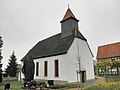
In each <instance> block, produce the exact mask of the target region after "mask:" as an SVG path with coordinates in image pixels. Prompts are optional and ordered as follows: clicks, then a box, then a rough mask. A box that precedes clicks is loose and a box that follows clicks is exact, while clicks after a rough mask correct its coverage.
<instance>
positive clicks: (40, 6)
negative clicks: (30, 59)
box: [0, 0, 120, 69]
mask: <svg viewBox="0 0 120 90" xmlns="http://www.w3.org/2000/svg"><path fill="white" fill-rule="evenodd" d="M68 4H69V7H70V9H71V10H72V12H73V14H74V15H75V17H76V18H77V19H78V20H80V21H79V31H80V32H81V33H82V34H83V35H84V36H85V37H86V38H87V40H88V43H89V46H90V48H91V50H92V52H93V54H94V59H95V58H96V54H97V48H98V46H101V45H105V44H109V43H115V42H120V0H0V36H2V39H3V47H2V56H3V59H2V63H3V69H4V68H6V65H7V64H8V59H9V58H10V56H11V55H12V52H13V50H15V55H16V57H17V62H18V63H20V60H21V59H22V58H23V57H24V56H25V54H26V53H27V52H28V51H29V50H30V49H31V48H32V47H33V46H34V45H35V44H36V43H37V42H38V41H41V40H43V39H45V38H48V37H50V36H52V35H55V34H57V33H60V32H61V24H60V21H61V20H62V19H63V17H64V15H65V12H66V10H67V8H68Z"/></svg>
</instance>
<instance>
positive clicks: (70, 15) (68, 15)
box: [62, 7, 77, 21]
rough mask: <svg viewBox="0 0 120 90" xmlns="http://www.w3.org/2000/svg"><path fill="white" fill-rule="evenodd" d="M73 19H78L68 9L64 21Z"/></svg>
mask: <svg viewBox="0 0 120 90" xmlns="http://www.w3.org/2000/svg"><path fill="white" fill-rule="evenodd" d="M71 17H72V18H74V19H76V17H75V16H74V14H73V13H72V11H71V10H70V8H69V7H68V9H67V12H66V14H65V16H64V17H63V19H62V21H64V20H66V19H68V18H71ZM76 20H77V19H76Z"/></svg>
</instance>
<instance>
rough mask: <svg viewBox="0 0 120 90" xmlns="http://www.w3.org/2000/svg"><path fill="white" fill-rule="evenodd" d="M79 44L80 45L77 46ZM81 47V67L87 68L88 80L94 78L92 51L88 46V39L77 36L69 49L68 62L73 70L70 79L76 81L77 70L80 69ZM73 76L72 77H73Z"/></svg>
mask: <svg viewBox="0 0 120 90" xmlns="http://www.w3.org/2000/svg"><path fill="white" fill-rule="evenodd" d="M77 46H78V47H77ZM77 48H79V56H80V59H81V68H83V69H85V70H86V78H87V80H89V79H94V69H93V59H92V55H91V52H90V50H89V48H88V45H87V43H86V41H84V40H81V39H79V38H75V39H74V41H73V44H72V45H71V47H70V49H69V51H68V56H69V57H68V59H67V60H68V62H69V67H70V70H71V72H70V73H71V74H70V75H69V80H70V81H74V80H75V79H76V78H77V77H76V76H75V75H76V70H78V69H79V67H78V65H79V64H78V59H77V58H78V50H77ZM71 77H72V78H71Z"/></svg>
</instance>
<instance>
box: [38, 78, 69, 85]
mask: <svg viewBox="0 0 120 90" xmlns="http://www.w3.org/2000/svg"><path fill="white" fill-rule="evenodd" d="M36 81H37V82H38V83H40V82H45V83H46V84H48V81H49V80H45V79H36ZM53 82H54V85H63V84H67V83H68V81H62V80H53Z"/></svg>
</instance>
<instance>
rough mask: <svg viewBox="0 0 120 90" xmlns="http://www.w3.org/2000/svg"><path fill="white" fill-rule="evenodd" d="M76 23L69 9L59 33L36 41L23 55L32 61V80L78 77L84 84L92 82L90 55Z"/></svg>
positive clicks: (57, 80)
mask: <svg viewBox="0 0 120 90" xmlns="http://www.w3.org/2000/svg"><path fill="white" fill-rule="evenodd" d="M78 22H79V20H78V19H76V17H75V16H74V14H73V13H72V11H71V10H70V8H68V9H67V11H66V13H65V15H64V17H63V19H62V20H61V21H60V23H61V33H58V34H56V35H54V36H51V37H48V38H46V39H44V40H42V41H39V42H38V43H37V44H36V45H35V46H34V47H33V48H32V49H31V50H30V51H29V52H28V53H27V54H26V55H25V57H28V56H29V55H31V56H32V57H33V58H34V64H35V73H34V79H35V80H42V81H49V80H52V81H54V82H77V80H78V79H80V78H79V77H81V79H80V80H81V81H82V82H85V81H87V80H91V79H94V68H93V54H92V52H91V50H90V47H89V45H88V42H87V39H86V38H85V37H84V36H83V35H82V33H81V32H80V31H79V26H78ZM79 72H80V76H79V74H78V75H77V73H79Z"/></svg>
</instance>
